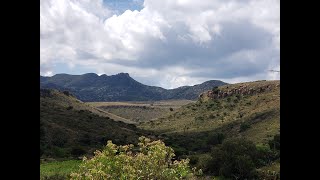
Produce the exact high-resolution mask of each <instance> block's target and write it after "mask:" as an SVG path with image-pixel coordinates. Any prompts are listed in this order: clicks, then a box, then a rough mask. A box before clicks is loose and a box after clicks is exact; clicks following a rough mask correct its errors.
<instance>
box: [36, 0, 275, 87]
mask: <svg viewBox="0 0 320 180" xmlns="http://www.w3.org/2000/svg"><path fill="white" fill-rule="evenodd" d="M137 2H138V1H137ZM113 12H114V10H112V9H109V8H108V7H105V6H104V5H103V1H102V0H41V1H40V58H41V60H40V65H41V69H40V73H41V74H43V75H46V74H54V73H55V72H56V71H57V69H56V68H57V66H55V64H57V63H60V64H61V63H62V64H66V66H70V68H72V67H73V68H74V69H76V68H77V67H90V69H95V71H96V73H100V74H101V73H106V74H108V75H110V74H116V73H119V72H128V73H130V74H131V75H132V76H133V77H134V78H137V80H140V81H142V82H143V83H148V84H152V85H160V86H163V87H170V88H172V87H177V86H181V85H193V84H195V83H201V82H202V81H204V80H210V79H222V80H225V81H227V82H228V81H229V82H231V81H232V82H236V81H239V80H247V81H250V80H256V79H257V78H265V79H277V78H280V77H279V76H277V75H274V74H275V73H270V72H269V71H268V69H269V68H280V65H279V63H280V62H279V58H280V57H279V54H280V3H279V0H241V1H240V0H215V1H214V0H201V1H194V0H176V1H172V0H145V1H144V3H143V9H141V10H140V11H137V10H136V11H131V10H127V11H125V12H124V13H122V14H119V15H114V14H113ZM66 73H68V72H66Z"/></svg>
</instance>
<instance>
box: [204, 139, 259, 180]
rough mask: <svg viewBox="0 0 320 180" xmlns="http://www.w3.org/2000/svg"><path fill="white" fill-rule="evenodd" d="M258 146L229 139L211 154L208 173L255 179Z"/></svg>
mask: <svg viewBox="0 0 320 180" xmlns="http://www.w3.org/2000/svg"><path fill="white" fill-rule="evenodd" d="M257 155H258V152H257V149H256V146H255V145H254V144H253V142H251V141H247V140H245V139H228V140H225V141H224V142H223V143H222V144H221V145H217V146H215V147H214V148H213V150H212V152H211V157H212V159H211V160H210V161H209V162H208V171H209V172H211V173H213V174H214V175H219V176H224V177H227V178H235V179H253V178H254V177H255V175H256V172H255V165H256V161H257V159H258V156H257Z"/></svg>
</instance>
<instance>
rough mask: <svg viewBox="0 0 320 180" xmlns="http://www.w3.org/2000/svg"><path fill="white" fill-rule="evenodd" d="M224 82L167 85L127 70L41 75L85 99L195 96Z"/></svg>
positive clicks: (48, 82) (48, 83)
mask: <svg viewBox="0 0 320 180" xmlns="http://www.w3.org/2000/svg"><path fill="white" fill-rule="evenodd" d="M225 84H226V83H224V82H222V81H218V80H211V81H206V82H204V83H202V84H199V85H194V86H184V87H180V88H176V89H164V88H161V87H156V86H147V85H144V84H142V83H139V82H137V81H136V80H134V79H133V78H131V77H130V76H129V74H128V73H119V74H117V75H111V76H107V75H105V74H104V75H101V76H98V75H97V74H94V73H88V74H83V75H69V74H56V75H54V76H52V77H43V76H40V87H41V88H53V89H59V90H68V91H70V92H72V93H73V94H74V95H75V96H76V97H77V98H78V99H80V100H82V101H86V102H101V101H154V100H168V99H189V100H195V99H197V97H198V95H199V94H200V93H202V92H204V91H207V90H210V89H212V88H213V87H215V86H221V85H225Z"/></svg>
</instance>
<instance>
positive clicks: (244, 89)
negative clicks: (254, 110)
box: [199, 83, 280, 99]
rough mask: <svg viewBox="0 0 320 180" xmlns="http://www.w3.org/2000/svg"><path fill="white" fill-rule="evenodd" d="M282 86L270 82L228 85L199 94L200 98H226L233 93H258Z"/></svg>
mask: <svg viewBox="0 0 320 180" xmlns="http://www.w3.org/2000/svg"><path fill="white" fill-rule="evenodd" d="M278 87H280V83H279V84H268V85H263V86H258V87H253V86H248V85H240V86H238V87H234V88H229V87H228V86H227V87H226V88H224V89H223V90H221V89H216V90H214V91H207V92H205V93H202V94H200V95H199V99H203V98H204V97H206V98H207V99H221V98H226V97H229V96H233V95H254V94H258V93H263V92H268V91H271V90H273V89H275V88H278Z"/></svg>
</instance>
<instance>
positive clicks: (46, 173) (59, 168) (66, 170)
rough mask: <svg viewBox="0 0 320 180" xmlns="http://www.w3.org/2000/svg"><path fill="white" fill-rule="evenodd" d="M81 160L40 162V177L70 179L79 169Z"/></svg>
mask: <svg viewBox="0 0 320 180" xmlns="http://www.w3.org/2000/svg"><path fill="white" fill-rule="evenodd" d="M81 162H82V161H81V160H69V161H55V162H47V163H41V164H40V179H68V177H69V175H70V173H71V172H73V171H75V170H77V169H78V167H79V165H80V163H81Z"/></svg>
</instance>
